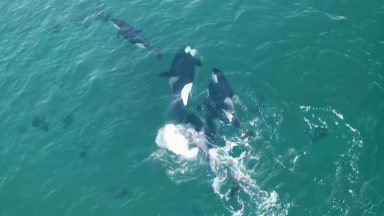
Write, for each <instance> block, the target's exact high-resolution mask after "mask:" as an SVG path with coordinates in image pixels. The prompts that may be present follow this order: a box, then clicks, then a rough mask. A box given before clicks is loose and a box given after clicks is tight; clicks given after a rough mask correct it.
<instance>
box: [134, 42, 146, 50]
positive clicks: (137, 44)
mask: <svg viewBox="0 0 384 216" xmlns="http://www.w3.org/2000/svg"><path fill="white" fill-rule="evenodd" d="M135 45H136V46H137V47H139V48H141V49H145V46H144V44H143V43H135Z"/></svg>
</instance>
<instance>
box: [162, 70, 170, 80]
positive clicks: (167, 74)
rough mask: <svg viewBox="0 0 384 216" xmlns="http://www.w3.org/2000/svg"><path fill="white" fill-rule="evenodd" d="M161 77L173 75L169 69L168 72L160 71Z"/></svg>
mask: <svg viewBox="0 0 384 216" xmlns="http://www.w3.org/2000/svg"><path fill="white" fill-rule="evenodd" d="M159 77H161V78H167V79H168V78H169V77H171V72H169V71H166V72H163V73H160V74H159Z"/></svg>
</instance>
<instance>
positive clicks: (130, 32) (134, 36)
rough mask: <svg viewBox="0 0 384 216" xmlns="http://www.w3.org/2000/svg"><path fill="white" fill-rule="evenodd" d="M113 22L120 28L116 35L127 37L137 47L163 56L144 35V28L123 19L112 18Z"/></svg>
mask: <svg viewBox="0 0 384 216" xmlns="http://www.w3.org/2000/svg"><path fill="white" fill-rule="evenodd" d="M111 23H112V25H113V26H115V27H116V28H117V29H118V31H117V35H116V36H117V37H118V38H120V37H123V38H125V39H127V40H128V41H129V42H130V43H131V44H134V45H136V46H137V47H140V48H145V49H148V50H151V51H152V52H153V53H154V54H155V55H156V56H157V57H158V58H161V57H162V54H161V52H160V51H159V50H158V49H156V48H155V47H153V46H152V45H151V44H150V43H149V41H148V40H147V39H146V38H145V37H144V36H143V34H142V32H143V31H142V30H140V29H137V28H135V27H133V26H131V25H130V24H128V23H127V22H125V21H124V20H122V19H117V18H112V19H111Z"/></svg>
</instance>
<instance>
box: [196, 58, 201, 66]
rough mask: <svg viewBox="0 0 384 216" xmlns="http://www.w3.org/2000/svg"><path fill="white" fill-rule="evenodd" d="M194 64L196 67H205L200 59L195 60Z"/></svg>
mask: <svg viewBox="0 0 384 216" xmlns="http://www.w3.org/2000/svg"><path fill="white" fill-rule="evenodd" d="M194 62H195V65H197V66H203V63H201V61H200V60H198V59H195V61H194Z"/></svg>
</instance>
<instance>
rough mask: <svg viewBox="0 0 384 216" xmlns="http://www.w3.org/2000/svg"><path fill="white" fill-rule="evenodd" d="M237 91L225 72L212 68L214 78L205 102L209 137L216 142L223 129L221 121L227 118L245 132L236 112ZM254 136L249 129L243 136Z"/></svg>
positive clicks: (209, 85) (210, 83)
mask: <svg viewBox="0 0 384 216" xmlns="http://www.w3.org/2000/svg"><path fill="white" fill-rule="evenodd" d="M234 98H235V93H234V91H233V89H232V87H231V85H230V84H229V82H228V80H227V78H226V77H225V75H224V73H223V72H222V71H221V70H220V69H218V68H213V69H212V79H211V80H210V82H209V84H208V97H207V99H206V101H205V102H204V106H205V108H206V127H207V132H206V133H207V137H208V139H209V140H210V142H213V143H215V142H216V139H217V137H218V136H219V132H220V129H221V124H222V123H221V122H222V121H224V120H225V119H227V120H228V121H229V122H230V123H232V124H233V125H234V126H235V127H236V128H238V129H239V130H241V132H242V134H243V125H242V123H241V121H240V119H239V117H238V116H237V114H236V111H235V107H234ZM249 136H252V132H250V131H248V132H247V133H245V134H243V135H242V136H241V138H246V137H249Z"/></svg>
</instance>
